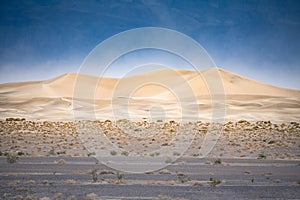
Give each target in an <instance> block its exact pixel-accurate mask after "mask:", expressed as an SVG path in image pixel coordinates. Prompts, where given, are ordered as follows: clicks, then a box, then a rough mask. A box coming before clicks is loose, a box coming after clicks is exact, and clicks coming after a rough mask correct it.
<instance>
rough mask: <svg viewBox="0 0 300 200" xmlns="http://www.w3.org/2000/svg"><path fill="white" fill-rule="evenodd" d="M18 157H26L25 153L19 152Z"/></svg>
mask: <svg viewBox="0 0 300 200" xmlns="http://www.w3.org/2000/svg"><path fill="white" fill-rule="evenodd" d="M17 154H18V156H24V155H25V153H24V152H22V151H18V153H17Z"/></svg>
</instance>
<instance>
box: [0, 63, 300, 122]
mask: <svg viewBox="0 0 300 200" xmlns="http://www.w3.org/2000/svg"><path fill="white" fill-rule="evenodd" d="M220 78H221V81H220ZM76 81H77V82H76ZM215 81H219V83H221V84H222V85H223V88H224V89H222V90H218V91H223V94H221V95H222V96H224V98H225V101H224V103H225V105H224V106H225V108H226V115H225V116H224V117H225V119H226V120H237V119H248V120H273V121H299V119H300V114H299V113H300V91H299V90H293V89H287V88H280V87H276V86H272V85H268V84H264V83H260V82H257V81H255V80H251V79H249V78H246V77H243V76H240V75H237V74H234V73H232V72H229V71H226V70H223V69H220V68H210V69H207V70H203V71H201V72H197V71H187V70H177V69H176V70H174V69H159V70H155V71H150V72H146V73H143V74H138V75H133V76H128V77H124V78H122V79H117V78H107V77H101V78H99V77H95V76H90V75H84V74H76V73H67V74H63V75H60V76H58V77H55V78H52V79H49V80H44V81H32V82H20V83H6V84H1V85H0V112H1V118H6V117H25V118H28V119H47V120H73V119H74V112H75V113H76V112H77V114H78V113H81V114H82V118H93V117H96V118H97V119H106V118H111V119H113V118H115V117H116V113H114V112H115V111H116V110H117V111H118V113H117V117H119V118H124V117H125V118H126V117H130V118H131V119H135V118H136V119H141V118H152V119H156V118H157V119H159V118H168V119H169V118H174V119H176V118H182V117H184V118H187V119H188V120H196V119H197V120H198V119H209V118H210V117H211V112H212V109H213V108H212V102H211V97H212V96H213V95H215V94H214V91H210V90H209V85H208V84H207V83H214V82H215ZM78 83H80V84H79V85H78ZM74 87H75V90H74ZM78 91H79V93H78ZM76 92H77V93H78V94H79V95H77V93H76ZM74 94H75V95H74ZM219 95H220V94H219ZM183 110H184V115H183V114H182V113H183ZM76 118H78V117H76Z"/></svg>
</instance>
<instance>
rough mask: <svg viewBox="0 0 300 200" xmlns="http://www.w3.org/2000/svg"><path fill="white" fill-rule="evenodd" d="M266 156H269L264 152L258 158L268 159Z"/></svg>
mask: <svg viewBox="0 0 300 200" xmlns="http://www.w3.org/2000/svg"><path fill="white" fill-rule="evenodd" d="M266 158H267V156H266V155H265V154H263V153H261V154H259V155H258V159H266Z"/></svg>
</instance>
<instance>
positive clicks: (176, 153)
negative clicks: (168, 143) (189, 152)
mask: <svg viewBox="0 0 300 200" xmlns="http://www.w3.org/2000/svg"><path fill="white" fill-rule="evenodd" d="M180 155H181V154H180V153H178V152H174V153H173V156H180Z"/></svg>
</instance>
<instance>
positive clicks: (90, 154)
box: [87, 152, 96, 157]
mask: <svg viewBox="0 0 300 200" xmlns="http://www.w3.org/2000/svg"><path fill="white" fill-rule="evenodd" d="M94 155H96V153H95V152H90V153H88V154H87V156H88V157H90V156H94Z"/></svg>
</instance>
